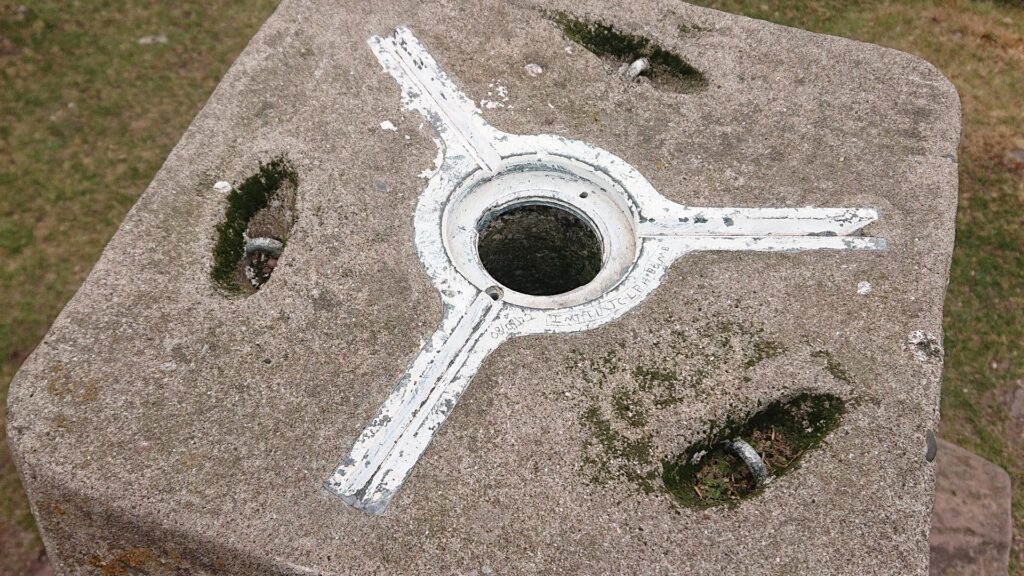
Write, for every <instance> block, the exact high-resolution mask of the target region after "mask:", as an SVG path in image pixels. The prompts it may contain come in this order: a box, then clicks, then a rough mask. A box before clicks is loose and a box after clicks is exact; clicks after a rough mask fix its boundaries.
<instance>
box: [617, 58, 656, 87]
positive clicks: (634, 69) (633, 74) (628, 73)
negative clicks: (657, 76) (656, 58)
mask: <svg viewBox="0 0 1024 576" xmlns="http://www.w3.org/2000/svg"><path fill="white" fill-rule="evenodd" d="M650 69H651V61H650V60H648V59H647V58H637V59H636V61H635V62H633V63H632V64H630V65H629V66H627V65H625V64H623V65H622V67H620V68H619V73H620V74H622V77H623V78H625V79H626V81H627V82H633V81H634V80H636V79H637V78H639V77H640V75H641V74H643V73H644V72H647V71H648V70H650Z"/></svg>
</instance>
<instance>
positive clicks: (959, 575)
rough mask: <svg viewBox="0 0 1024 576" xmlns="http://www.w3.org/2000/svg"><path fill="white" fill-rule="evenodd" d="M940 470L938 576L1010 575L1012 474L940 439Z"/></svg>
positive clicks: (934, 561)
mask: <svg viewBox="0 0 1024 576" xmlns="http://www.w3.org/2000/svg"><path fill="white" fill-rule="evenodd" d="M935 471H936V474H935V507H934V509H933V512H932V531H931V536H930V541H931V571H930V573H931V574H932V576H999V575H1000V574H1007V573H1008V570H1009V565H1010V545H1011V544H1012V542H1013V517H1012V516H1011V511H1010V502H1011V499H1012V492H1011V490H1010V476H1009V475H1008V474H1007V473H1006V470H1003V469H1002V468H1000V467H999V466H996V465H995V464H993V463H991V462H989V461H988V460H985V459H984V458H982V457H980V456H978V455H976V454H974V453H972V452H969V451H967V450H964V449H963V448H961V447H959V446H957V445H956V444H951V443H949V442H946V441H944V440H940V441H939V452H938V454H937V456H936V458H935Z"/></svg>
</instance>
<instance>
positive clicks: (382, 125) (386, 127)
mask: <svg viewBox="0 0 1024 576" xmlns="http://www.w3.org/2000/svg"><path fill="white" fill-rule="evenodd" d="M380 129H381V130H389V131H391V132H398V127H397V126H395V125H394V124H392V123H391V120H385V121H383V122H381V123H380Z"/></svg>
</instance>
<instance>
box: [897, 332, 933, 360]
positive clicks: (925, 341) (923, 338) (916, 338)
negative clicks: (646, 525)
mask: <svg viewBox="0 0 1024 576" xmlns="http://www.w3.org/2000/svg"><path fill="white" fill-rule="evenodd" d="M904 349H909V350H910V351H911V352H913V354H914V357H915V358H917V360H918V362H938V361H941V360H942V346H940V345H939V339H938V338H936V337H935V336H932V335H931V334H928V333H927V332H925V331H924V330H914V331H913V332H911V333H910V335H909V336H907V343H906V345H905V346H904Z"/></svg>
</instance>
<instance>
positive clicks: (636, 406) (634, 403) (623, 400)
mask: <svg viewBox="0 0 1024 576" xmlns="http://www.w3.org/2000/svg"><path fill="white" fill-rule="evenodd" d="M612 410H613V411H614V412H615V415H616V416H618V417H619V419H620V420H622V421H623V422H625V423H626V424H629V425H630V426H632V427H634V428H643V427H644V426H646V425H647V419H648V411H647V407H646V406H644V403H643V399H642V398H640V396H639V395H638V394H636V393H635V392H634V391H632V390H630V389H629V388H618V389H617V390H615V392H613V393H612Z"/></svg>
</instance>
